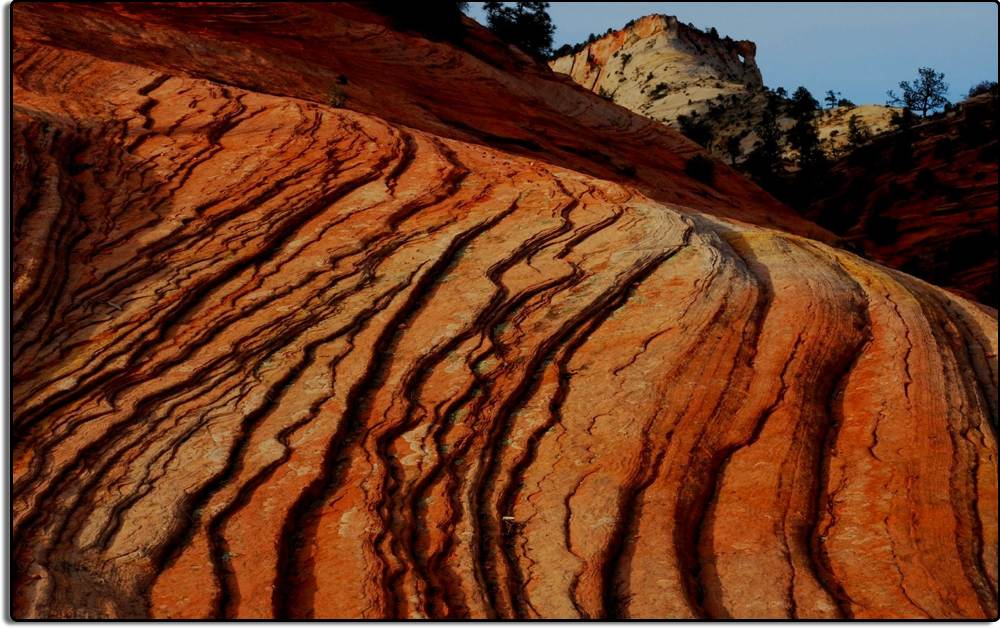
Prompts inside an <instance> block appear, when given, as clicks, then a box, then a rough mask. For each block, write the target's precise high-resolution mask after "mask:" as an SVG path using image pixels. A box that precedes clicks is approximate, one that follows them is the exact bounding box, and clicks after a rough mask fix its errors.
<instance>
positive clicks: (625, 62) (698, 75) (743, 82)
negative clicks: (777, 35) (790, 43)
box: [549, 15, 894, 157]
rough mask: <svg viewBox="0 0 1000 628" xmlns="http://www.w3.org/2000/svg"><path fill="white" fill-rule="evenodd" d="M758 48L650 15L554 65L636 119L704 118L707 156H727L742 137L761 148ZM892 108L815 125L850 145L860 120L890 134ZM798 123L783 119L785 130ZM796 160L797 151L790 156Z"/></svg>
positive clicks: (830, 115)
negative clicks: (709, 136) (852, 127)
mask: <svg viewBox="0 0 1000 628" xmlns="http://www.w3.org/2000/svg"><path fill="white" fill-rule="evenodd" d="M756 52H757V46H756V44H754V43H753V42H752V41H746V40H734V39H732V38H730V37H720V36H719V34H718V33H717V32H715V30H714V29H712V30H711V31H710V32H705V31H702V30H699V29H697V28H695V27H693V26H691V25H688V24H685V23H683V22H681V21H679V20H678V19H677V18H676V17H674V16H670V15H647V16H645V17H642V18H639V19H637V20H633V21H632V22H629V24H627V25H626V26H625V27H624V28H622V29H621V30H617V31H613V32H611V33H608V34H606V35H604V36H603V37H600V38H598V39H597V40H596V41H594V42H592V43H590V44H587V45H584V46H582V47H581V48H580V49H579V50H578V51H576V52H575V53H573V54H569V55H565V56H562V57H559V58H557V59H554V60H553V61H551V62H550V63H549V65H550V66H551V67H552V69H553V70H555V71H556V72H561V73H563V74H567V75H569V76H570V77H571V78H572V79H573V80H574V81H576V82H577V83H579V84H580V85H582V86H584V87H585V88H587V89H589V90H590V91H592V92H594V93H595V94H601V95H603V96H605V97H606V98H608V99H610V100H612V101H614V102H616V103H618V104H619V105H621V106H623V107H626V108H628V109H630V110H632V111H635V112H636V113H640V114H642V115H644V116H647V117H649V118H652V119H654V120H659V121H661V122H665V123H667V124H669V125H671V126H677V123H678V118H679V117H680V116H691V115H695V116H698V118H699V120H700V121H702V122H703V123H705V124H707V125H708V126H709V127H710V128H711V129H712V131H713V132H714V135H715V138H714V139H713V140H712V142H711V143H710V144H709V145H708V148H709V150H711V151H712V152H713V153H714V154H716V155H717V156H720V157H726V141H727V139H728V138H730V137H738V138H740V142H741V147H742V150H743V154H744V155H746V154H748V153H749V152H750V151H751V150H752V149H753V147H754V144H755V143H756V141H757V135H756V133H755V132H754V131H753V129H754V126H756V125H757V123H758V122H760V119H761V113H762V111H763V109H764V107H765V104H766V102H767V97H766V88H765V87H764V83H763V79H762V77H761V72H760V69H759V68H758V67H757V63H756ZM893 111H894V109H893V108H892V107H885V106H882V105H862V106H860V107H836V108H834V109H831V110H828V111H827V112H825V113H824V114H823V115H820V116H818V117H817V119H816V126H817V129H818V131H819V135H820V138H821V139H822V140H823V143H824V147H825V149H826V150H827V151H828V152H830V153H836V152H837V151H839V150H840V149H842V148H843V147H844V146H845V145H846V142H847V120H848V118H849V117H850V116H851V115H857V116H858V117H859V119H860V120H861V121H862V122H864V123H865V124H867V125H868V126H869V128H870V129H871V130H872V131H873V132H876V133H877V132H881V131H884V130H886V129H888V128H889V120H890V116H891V114H892V112H893ZM792 124H793V120H792V119H791V118H788V117H782V118H781V119H780V120H779V125H780V126H782V127H783V128H785V129H787V128H789V127H791V126H792ZM786 152H787V153H788V156H789V157H792V153H791V149H787V151H786Z"/></svg>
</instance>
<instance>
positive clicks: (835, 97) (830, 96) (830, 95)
mask: <svg viewBox="0 0 1000 628" xmlns="http://www.w3.org/2000/svg"><path fill="white" fill-rule="evenodd" d="M823 101H824V102H825V103H826V107H827V109H833V108H834V107H836V106H837V103H838V102H840V92H835V91H833V90H832V89H828V90H826V96H825V97H824V98H823Z"/></svg>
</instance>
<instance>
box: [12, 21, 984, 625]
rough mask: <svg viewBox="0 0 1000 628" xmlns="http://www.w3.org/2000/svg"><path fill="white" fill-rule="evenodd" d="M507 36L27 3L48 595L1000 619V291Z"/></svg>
mask: <svg viewBox="0 0 1000 628" xmlns="http://www.w3.org/2000/svg"><path fill="white" fill-rule="evenodd" d="M320 26H322V27H323V28H320ZM296 32H297V33H300V37H298V38H294V37H291V36H290V35H289V34H288V33H296ZM330 33H334V34H335V35H337V36H336V37H334V36H331V35H330ZM324 37H326V38H327V39H325V40H324V39H323V38H324ZM469 37H470V38H471V39H473V40H474V41H473V42H472V43H471V44H468V45H469V46H471V47H472V49H473V51H472V52H469V51H468V50H465V51H459V50H458V49H456V48H453V47H450V46H448V45H446V44H433V43H430V42H428V41H426V40H423V39H420V38H419V37H416V36H413V35H403V34H399V33H396V32H394V31H391V30H388V29H387V28H386V26H385V25H384V24H383V23H382V22H380V18H378V17H377V16H374V15H373V14H367V13H365V12H363V11H362V10H361V9H358V8H356V7H350V6H346V7H345V6H333V7H329V6H318V5H310V6H308V7H294V6H292V5H287V4H282V5H264V4H260V5H247V6H240V5H227V6H224V7H220V6H196V7H180V6H164V5H159V6H157V5H154V6H145V5H129V6H126V7H120V6H116V5H109V4H105V5H91V6H87V7H74V8H72V9H67V8H66V7H61V6H59V5H49V4H46V5H41V4H37V5H36V4H24V3H20V4H18V5H16V6H15V8H14V45H15V50H14V58H13V61H14V103H15V107H14V127H13V131H12V139H13V144H14V150H13V160H14V173H13V184H14V199H13V200H14V202H13V204H12V211H13V215H12V220H11V223H12V230H13V241H14V260H13V262H14V264H13V273H14V276H13V290H14V292H13V297H14V300H13V317H12V327H13V346H12V355H13V380H14V388H13V405H14V415H13V426H12V427H13V437H14V447H13V482H14V484H13V495H12V501H13V532H14V546H13V552H14V554H13V563H14V565H13V567H14V571H13V576H14V580H13V583H12V591H13V614H14V616H15V617H18V618H40V617H44V618H70V617H74V618H79V617H90V618H138V617H156V618H268V617H280V618H310V617H311V618H387V617H412V618H416V617H455V618H459V617H473V618H487V617H504V618H505V617H525V618H535V617H540V618H566V617H591V618H599V617H603V618H642V617H658V618H692V617H716V618H725V617H737V618H749V617H773V618H781V617H800V618H833V617H858V618H902V617H907V618H926V617H934V618H984V617H991V616H996V614H997V603H996V596H997V437H996V423H997V318H996V311H995V310H991V309H987V308H984V307H982V306H979V305H976V304H973V303H972V302H970V301H967V300H965V299H962V298H960V297H957V296H954V295H952V294H951V293H948V292H946V291H943V290H941V289H938V288H936V287H933V286H931V285H929V284H926V283H923V282H921V281H919V280H916V279H913V278H911V277H909V276H906V275H904V274H902V273H899V272H896V271H892V270H888V269H886V268H884V267H881V266H878V265H875V264H872V263H870V262H867V261H865V260H862V259H861V258H859V257H856V256H854V255H852V254H850V253H847V252H844V251H841V250H838V249H835V248H831V247H830V246H828V245H826V244H824V243H823V242H822V241H821V240H822V239H823V237H822V236H823V232H822V230H819V229H818V228H816V227H813V226H811V225H810V224H809V223H804V222H802V221H800V220H799V219H796V218H795V217H794V216H792V215H791V214H790V212H789V211H788V210H787V209H786V208H783V207H782V206H780V205H778V204H777V203H776V202H774V201H772V200H770V199H769V198H768V197H767V196H766V195H765V194H763V193H762V192H760V191H759V190H758V189H756V188H754V187H753V186H752V185H751V184H749V183H746V182H743V181H742V180H741V179H739V177H737V176H736V175H735V174H732V173H731V172H729V171H728V170H726V169H725V167H724V166H722V165H721V164H720V165H719V166H718V168H719V171H718V176H719V179H718V180H717V183H716V186H715V188H708V187H705V186H703V185H701V184H698V183H696V182H693V181H691V180H689V179H687V178H686V177H685V176H684V175H683V172H682V164H683V160H682V159H681V158H680V157H678V155H682V156H683V155H690V154H694V153H695V152H696V151H697V149H696V148H694V147H693V146H692V145H690V144H689V143H687V142H686V141H685V140H683V139H682V138H680V137H679V136H677V135H675V134H674V133H673V132H671V131H669V130H667V129H665V128H662V127H659V126H658V125H654V124H653V123H651V122H649V121H647V120H643V119H642V118H640V117H638V116H635V115H634V114H630V113H628V112H626V111H624V110H622V109H620V108H618V107H615V106H614V105H612V104H610V103H606V102H605V101H603V100H601V99H599V98H597V97H596V96H592V95H589V94H587V93H585V92H584V91H583V90H581V89H578V88H576V87H574V86H572V85H570V84H569V83H567V82H566V81H563V80H561V79H558V78H555V77H554V76H551V75H550V74H549V73H548V71H547V70H546V69H545V68H544V67H527V69H523V70H519V69H518V66H517V64H519V63H521V64H523V63H525V62H524V61H522V60H519V59H518V58H517V57H513V56H511V55H512V53H509V52H505V51H503V50H502V49H501V47H500V46H499V44H497V43H496V42H495V41H493V40H491V39H489V36H488V35H487V34H485V33H483V32H481V31H478V30H475V29H473V30H472V32H471V34H470V35H469ZM317 40H320V41H325V44H324V45H323V46H322V47H320V46H319V44H317V43H316V41H317ZM476 46H479V48H478V49H477V48H476ZM491 46H492V48H490V47H491ZM491 50H492V52H491ZM497 50H499V51H500V52H497ZM310 51H311V52H310ZM311 55H313V56H315V57H317V58H315V59H312V58H311ZM393 55H396V56H393ZM490 55H492V57H491V56H490ZM320 57H321V58H320ZM484 58H486V59H487V60H486V61H484V60H483V59H484ZM498 59H499V60H498ZM240 63H241V64H242V65H239V64H240ZM324 64H325V65H324ZM372 64H374V65H372ZM378 64H381V65H378ZM504 64H506V65H504ZM206 68H208V69H206ZM276 68H283V71H282V72H281V73H276V71H275V69H276ZM376 69H380V70H386V69H388V70H391V71H377V72H376V71H374V70H376ZM404 69H405V70H406V71H404ZM296 72H298V74H296ZM227 73H231V74H232V75H233V76H236V78H227ZM421 73H422V74H421ZM338 74H347V75H348V76H349V83H348V84H347V87H346V88H345V91H346V92H347V101H346V104H345V105H344V106H343V107H339V108H337V107H333V106H331V105H330V104H328V103H327V102H325V101H324V100H323V99H322V98H320V97H319V96H317V94H322V93H324V90H325V89H327V87H328V86H329V85H331V84H333V83H334V78H335V77H336V76H337V75H338ZM237 75H238V76H237ZM393 80H396V81H404V82H409V83H406V84H401V86H397V88H396V91H393V92H391V93H389V92H386V93H384V94H382V93H381V92H379V89H381V87H382V86H383V85H385V84H389V83H391V81H393ZM327 81H329V83H328V82H327ZM420 81H423V82H424V85H425V89H424V90H414V89H412V88H411V87H410V86H408V85H409V84H411V83H418V82H420ZM462 85H464V86H465V89H466V92H460V91H455V92H453V91H449V88H450V87H455V88H456V89H460V88H461V86H462ZM408 90H409V91H408ZM463 93H467V94H468V97H467V98H465V102H464V104H463V103H461V102H459V101H461V100H462V98H463V96H462V94H463ZM296 94H297V95H296ZM407 94H411V95H409V96H407ZM497 94H500V95H501V97H498V96H497ZM389 96H392V97H391V98H390V97H389ZM397 96H398V97H400V98H403V97H405V98H409V100H400V99H399V98H397ZM435 98H439V99H441V100H440V102H435V100H434V99H435ZM504 111H507V112H511V111H531V112H533V113H532V114H531V115H532V116H534V117H532V118H531V120H530V121H528V122H524V120H523V119H517V118H513V119H514V120H515V121H513V122H512V121H511V120H512V117H511V116H510V115H506V116H505V115H504V113H503V112H504ZM574 111H575V112H576V113H572V112H574ZM462 116H465V117H464V118H463V117H462ZM517 120H520V122H517ZM490 121H493V122H490ZM488 124H492V125H494V126H487V125H488ZM516 124H521V126H519V127H518V128H521V129H522V130H523V129H524V128H532V129H554V131H552V133H554V134H561V135H560V136H559V138H556V139H554V138H555V137H556V136H555V135H551V134H550V135H544V134H542V135H533V136H531V137H534V138H535V139H533V140H532V141H534V142H535V146H534V147H531V146H528V145H525V144H523V143H522V144H511V143H510V142H503V141H500V140H497V139H494V140H492V141H491V140H490V139H489V138H490V137H493V138H497V137H501V136H502V135H504V133H503V131H504V130H505V129H506V131H507V132H513V131H512V129H513V127H514V126H516ZM615 137H618V138H620V142H614V141H609V139H613V138H615ZM643 142H645V143H643ZM556 144H559V146H561V147H562V148H557V147H556V146H555V145H556ZM643 147H645V149H644V150H643ZM598 150H603V153H601V154H603V155H604V156H605V157H604V158H603V159H597V158H594V157H592V156H587V155H588V154H590V153H593V152H595V151H598ZM574 151H576V152H574ZM588 151H590V153H588ZM575 154H576V155H578V157H577V159H578V161H579V163H577V164H574V163H573V159H574V158H573V155H575ZM609 163H610V164H613V163H625V164H636V168H635V170H634V171H632V172H630V173H626V174H621V173H619V174H617V175H616V174H615V172H614V171H613V168H612V166H610V165H608V164H609ZM655 164H660V166H659V167H658V168H656V167H654V165H655ZM741 217H742V218H741ZM810 235H813V236H815V238H810V237H806V236H810Z"/></svg>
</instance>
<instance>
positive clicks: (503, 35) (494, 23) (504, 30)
mask: <svg viewBox="0 0 1000 628" xmlns="http://www.w3.org/2000/svg"><path fill="white" fill-rule="evenodd" d="M510 5H513V6H510ZM483 8H484V9H486V21H487V24H488V25H489V27H490V30H492V31H493V32H494V33H496V35H497V37H499V38H500V39H502V40H504V41H505V42H507V43H509V44H513V45H515V46H517V47H518V48H520V49H521V50H523V51H524V52H526V53H527V54H529V55H531V56H532V57H534V58H536V59H546V58H548V57H549V56H550V55H551V54H552V34H553V33H554V32H555V30H556V27H555V26H553V25H552V19H551V18H550V17H549V11H548V9H549V3H548V2H485V3H483Z"/></svg>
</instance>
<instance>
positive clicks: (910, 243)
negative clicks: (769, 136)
mask: <svg viewBox="0 0 1000 628" xmlns="http://www.w3.org/2000/svg"><path fill="white" fill-rule="evenodd" d="M996 116H997V102H996V100H995V99H991V98H990V97H989V96H980V97H977V98H975V99H972V100H968V101H966V102H964V103H960V104H959V105H958V107H957V108H956V110H955V111H953V112H951V113H949V114H946V115H943V116H941V117H939V118H936V119H933V120H929V121H927V122H924V123H922V124H918V125H917V126H915V127H914V128H913V130H912V139H911V140H909V141H907V142H905V143H904V144H903V145H902V146H901V141H902V138H901V137H900V134H899V133H897V134H894V135H886V136H884V137H880V138H876V139H875V140H874V141H873V142H871V143H870V144H869V145H867V146H865V147H864V148H863V149H862V150H860V151H858V153H856V154H854V155H849V156H847V157H845V158H843V159H841V160H839V161H838V162H837V163H835V164H834V166H833V167H832V169H831V175H832V178H833V179H834V181H835V182H836V184H835V185H834V186H833V188H832V189H831V190H830V191H829V193H828V194H825V195H824V197H823V198H820V199H818V200H816V201H815V202H814V203H813V204H812V206H811V207H809V208H808V210H807V211H806V212H805V213H806V215H807V216H809V217H810V218H812V219H814V220H817V221H819V222H820V223H821V224H823V225H824V226H826V227H827V228H829V229H831V230H833V231H835V232H836V233H838V234H840V235H842V236H843V237H844V239H845V240H846V241H847V242H850V243H851V244H852V245H853V246H855V247H857V248H859V249H861V250H863V251H864V252H865V253H866V255H868V256H870V257H872V258H873V259H876V260H878V261H881V262H883V263H886V264H888V265H890V266H893V267H895V268H900V269H902V270H904V271H906V272H908V273H911V274H913V275H916V276H918V277H922V278H924V279H926V280H928V281H931V282H933V283H935V284H938V285H943V286H947V287H950V288H952V289H955V290H959V291H961V292H963V293H965V294H968V295H971V296H972V297H973V298H975V299H977V300H979V301H981V302H982V303H987V304H989V305H991V306H994V307H996V305H997V303H998V300H1000V284H998V280H997V257H998V255H1000V250H998V243H1000V236H998V235H997V205H998V195H997V193H998V173H997V159H998V158H997V148H998V133H997V131H998V129H997V125H996ZM910 146H911V148H908V147H910Z"/></svg>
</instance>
